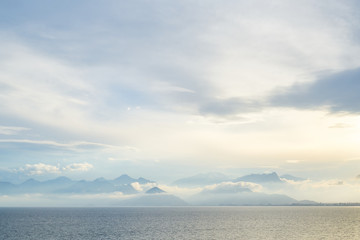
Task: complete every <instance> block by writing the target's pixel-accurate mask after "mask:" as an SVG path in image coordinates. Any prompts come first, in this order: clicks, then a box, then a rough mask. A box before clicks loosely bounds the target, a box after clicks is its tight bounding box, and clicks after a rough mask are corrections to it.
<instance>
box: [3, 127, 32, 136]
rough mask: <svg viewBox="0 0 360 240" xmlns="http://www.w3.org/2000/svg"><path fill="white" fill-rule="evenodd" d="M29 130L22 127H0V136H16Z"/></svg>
mask: <svg viewBox="0 0 360 240" xmlns="http://www.w3.org/2000/svg"><path fill="white" fill-rule="evenodd" d="M26 130H30V129H29V128H24V127H13V126H0V135H1V134H2V135H16V134H18V133H19V132H22V131H26Z"/></svg>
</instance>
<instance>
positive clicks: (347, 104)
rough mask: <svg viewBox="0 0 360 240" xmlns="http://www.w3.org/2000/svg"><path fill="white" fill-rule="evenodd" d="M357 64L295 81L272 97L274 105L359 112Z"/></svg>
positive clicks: (359, 77) (359, 74)
mask: <svg viewBox="0 0 360 240" xmlns="http://www.w3.org/2000/svg"><path fill="white" fill-rule="evenodd" d="M359 79H360V68H357V69H352V70H345V71H342V72H338V73H334V74H331V75H328V76H325V77H321V78H320V79H318V80H317V81H314V82H311V83H299V84H294V85H292V86H291V87H289V88H285V89H283V90H282V91H279V92H278V93H277V94H275V95H274V96H273V97H272V98H271V99H270V103H271V105H273V106H281V107H293V108H300V109H309V108H310V109H326V110H328V111H330V112H332V113H341V112H345V113H354V114H358V113H360V105H359V104H358V103H359V102H360V94H359V92H360V81H359Z"/></svg>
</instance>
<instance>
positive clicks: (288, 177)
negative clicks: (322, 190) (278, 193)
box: [280, 174, 306, 182]
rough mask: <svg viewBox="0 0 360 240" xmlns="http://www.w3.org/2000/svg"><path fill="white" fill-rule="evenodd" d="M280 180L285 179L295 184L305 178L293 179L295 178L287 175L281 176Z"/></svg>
mask: <svg viewBox="0 0 360 240" xmlns="http://www.w3.org/2000/svg"><path fill="white" fill-rule="evenodd" d="M280 178H285V179H287V180H292V181H295V182H301V181H305V180H306V179H305V178H300V177H295V176H292V175H289V174H284V175H281V176H280Z"/></svg>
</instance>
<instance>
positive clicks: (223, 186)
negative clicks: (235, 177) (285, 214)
mask: <svg viewBox="0 0 360 240" xmlns="http://www.w3.org/2000/svg"><path fill="white" fill-rule="evenodd" d="M246 188H248V189H250V190H251V191H253V192H260V191H261V190H262V186H261V185H260V184H257V183H252V182H222V183H219V184H213V185H209V186H206V187H205V188H204V190H203V191H210V192H211V191H229V192H238V191H242V190H243V189H246Z"/></svg>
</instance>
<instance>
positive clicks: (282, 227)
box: [0, 207, 360, 240]
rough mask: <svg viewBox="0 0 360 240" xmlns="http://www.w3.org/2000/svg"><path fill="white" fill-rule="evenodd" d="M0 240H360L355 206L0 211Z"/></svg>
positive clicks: (359, 219) (359, 222)
mask: <svg viewBox="0 0 360 240" xmlns="http://www.w3.org/2000/svg"><path fill="white" fill-rule="evenodd" d="M0 239H2V240H6V239H21V240H26V239H36V240H39V239H46V240H48V239H49V240H50V239H71V240H74V239H86V240H90V239H246V240H249V239H277V240H279V239H287V240H288V239H346V240H348V239H360V208H358V207H179V208H166V207H164V208H0Z"/></svg>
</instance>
